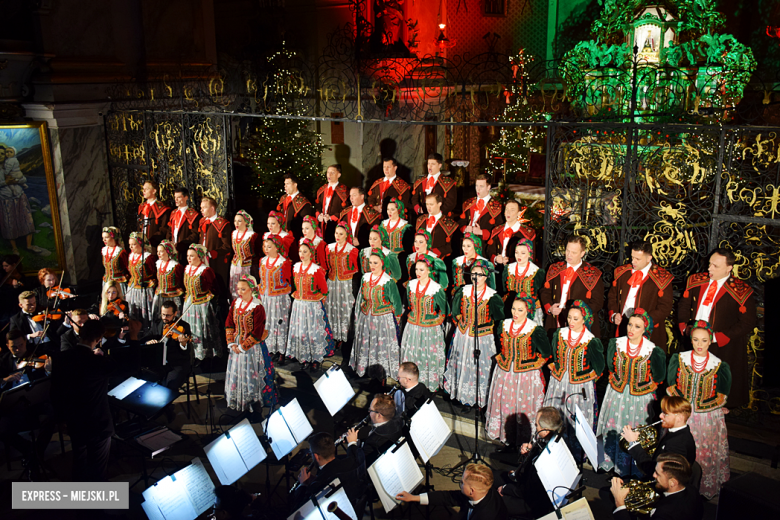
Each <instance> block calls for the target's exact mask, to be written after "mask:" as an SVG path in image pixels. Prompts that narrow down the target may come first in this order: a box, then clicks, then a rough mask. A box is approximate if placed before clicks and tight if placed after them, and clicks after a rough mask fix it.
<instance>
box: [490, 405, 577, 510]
mask: <svg viewBox="0 0 780 520" xmlns="http://www.w3.org/2000/svg"><path fill="white" fill-rule="evenodd" d="M535 421H536V433H535V434H534V442H533V443H530V442H529V443H525V444H523V445H522V446H520V454H521V455H522V459H521V460H522V462H521V464H520V466H519V467H518V468H517V470H515V471H511V472H510V473H509V479H510V480H512V481H513V483H510V484H504V485H503V486H501V487H499V488H498V494H499V495H501V496H503V497H513V498H510V499H509V500H507V508H508V509H509V511H510V512H511V513H512V515H515V516H530V517H533V518H538V517H541V516H544V515H546V514H547V513H550V512H552V510H553V507H552V502H550V499H549V498H548V496H547V492H546V490H545V487H544V485H543V484H542V481H541V480H540V479H539V474H538V473H537V472H536V466H534V464H533V463H534V461H535V460H536V458H537V457H538V456H539V455H541V454H542V451H543V450H544V448H545V447H546V446H547V443H548V442H550V441H552V440H556V438H557V437H559V435H558V434H560V433H561V432H563V417H562V416H561V412H560V411H559V410H558V409H557V408H554V407H552V406H545V407H544V408H539V410H538V411H537V412H536V419H535ZM557 442H565V441H564V440H563V438H560V439H558V441H557Z"/></svg>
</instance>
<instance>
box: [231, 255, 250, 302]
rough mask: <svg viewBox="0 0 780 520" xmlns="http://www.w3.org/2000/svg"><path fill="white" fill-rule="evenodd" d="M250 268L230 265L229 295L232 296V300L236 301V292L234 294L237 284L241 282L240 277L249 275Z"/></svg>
mask: <svg viewBox="0 0 780 520" xmlns="http://www.w3.org/2000/svg"><path fill="white" fill-rule="evenodd" d="M251 270H252V266H251V265H248V266H246V267H241V266H240V265H233V264H230V294H231V295H232V296H233V299H234V300H237V299H238V298H239V296H238V292H236V287H237V286H238V282H239V281H240V280H241V277H242V276H244V275H245V274H251Z"/></svg>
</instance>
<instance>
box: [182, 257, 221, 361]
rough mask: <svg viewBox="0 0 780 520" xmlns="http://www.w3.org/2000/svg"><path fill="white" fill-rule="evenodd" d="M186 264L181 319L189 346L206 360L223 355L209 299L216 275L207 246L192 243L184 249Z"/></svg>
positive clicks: (212, 296)
mask: <svg viewBox="0 0 780 520" xmlns="http://www.w3.org/2000/svg"><path fill="white" fill-rule="evenodd" d="M187 264H188V265H187V267H186V268H185V269H184V290H185V292H186V293H187V295H186V297H185V298H184V310H183V311H182V320H184V321H186V322H187V323H189V324H190V328H191V329H192V346H193V352H194V353H195V357H196V358H198V359H205V358H207V357H212V356H214V355H216V356H221V355H222V347H223V343H222V342H223V336H222V331H221V330H220V329H221V327H220V326H219V324H218V323H217V313H216V310H215V308H214V303H213V302H212V299H213V298H214V293H212V292H211V291H212V289H214V288H215V286H216V275H215V274H214V271H213V270H212V269H211V267H209V253H208V251H207V250H206V246H203V245H201V244H192V245H191V246H190V247H189V249H187Z"/></svg>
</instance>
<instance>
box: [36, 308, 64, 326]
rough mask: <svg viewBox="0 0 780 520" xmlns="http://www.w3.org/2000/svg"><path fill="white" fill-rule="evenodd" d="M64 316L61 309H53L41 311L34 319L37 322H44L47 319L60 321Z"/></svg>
mask: <svg viewBox="0 0 780 520" xmlns="http://www.w3.org/2000/svg"><path fill="white" fill-rule="evenodd" d="M64 316H65V314H64V313H63V312H62V311H61V310H59V309H55V310H53V311H48V310H47V311H41V312H39V313H38V314H36V315H35V316H33V317H32V320H33V321H34V322H35V323H43V322H45V321H58V320H61V319H62V318H63V317H64Z"/></svg>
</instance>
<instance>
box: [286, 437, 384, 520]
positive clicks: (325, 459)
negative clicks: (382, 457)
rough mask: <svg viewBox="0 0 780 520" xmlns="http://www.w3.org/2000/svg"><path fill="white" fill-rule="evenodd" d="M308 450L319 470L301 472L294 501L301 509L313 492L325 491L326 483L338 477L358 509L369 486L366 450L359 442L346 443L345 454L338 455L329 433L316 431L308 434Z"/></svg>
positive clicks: (296, 507)
mask: <svg viewBox="0 0 780 520" xmlns="http://www.w3.org/2000/svg"><path fill="white" fill-rule="evenodd" d="M309 450H310V451H311V456H312V459H313V464H312V466H314V465H315V464H316V466H314V467H316V468H317V471H316V472H312V471H310V470H309V468H303V469H302V470H301V473H300V474H299V475H298V482H299V484H300V486H299V487H298V489H296V490H295V493H294V495H293V500H292V503H293V504H294V507H293V509H294V510H295V509H298V508H299V507H301V506H302V505H303V503H304V502H305V501H306V500H307V499H308V498H309V497H310V496H312V495H314V494H317V493H319V492H320V491H322V490H323V489H324V488H325V486H327V485H328V484H330V483H331V482H333V480H334V479H339V480H340V481H341V484H342V485H343V486H344V492H345V493H346V494H347V498H349V501H350V503H351V504H352V508H353V509H355V510H356V511H357V503H358V500H359V499H360V498H361V497H363V495H364V494H365V492H366V490H367V489H368V484H369V480H368V473H367V472H366V459H365V457H364V455H363V451H362V450H360V449H359V448H358V447H357V445H355V444H351V445H349V446H348V447H347V456H346V457H336V444H335V442H334V439H333V436H332V435H331V434H329V433H324V432H320V433H315V434H313V435H312V436H311V437H309Z"/></svg>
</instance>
